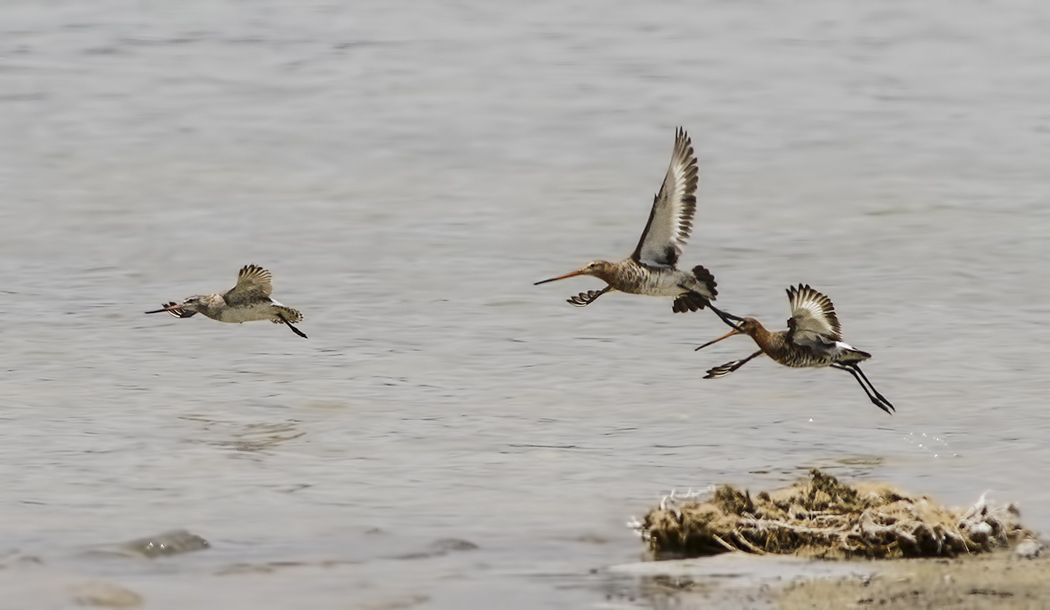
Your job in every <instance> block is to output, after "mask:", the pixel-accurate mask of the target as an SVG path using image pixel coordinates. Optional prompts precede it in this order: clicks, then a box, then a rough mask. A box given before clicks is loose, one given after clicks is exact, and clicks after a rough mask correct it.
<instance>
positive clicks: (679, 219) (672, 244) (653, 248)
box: [631, 127, 696, 267]
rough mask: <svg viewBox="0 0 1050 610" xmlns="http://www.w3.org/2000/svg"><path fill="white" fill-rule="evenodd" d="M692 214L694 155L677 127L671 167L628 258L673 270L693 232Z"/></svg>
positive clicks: (687, 141) (682, 131)
mask: <svg viewBox="0 0 1050 610" xmlns="http://www.w3.org/2000/svg"><path fill="white" fill-rule="evenodd" d="M694 212H696V155H694V154H693V143H692V141H691V140H690V139H689V135H688V134H686V133H685V130H684V129H682V128H681V127H679V128H678V132H677V133H676V134H675V141H674V153H673V154H672V155H671V166H670V167H668V168H667V176H665V177H664V183H663V186H661V187H660V192H659V193H657V194H656V198H655V199H654V200H653V209H652V211H651V212H649V223H648V224H646V225H645V231H642V238H641V239H640V240H639V241H638V247H637V248H635V249H634V253H633V254H631V258H633V259H634V260H635V262H638V263H642V264H645V265H650V266H654V267H674V266H675V264H676V263H677V262H678V256H679V255H680V254H682V246H684V245H685V242H686V240H687V239H689V234H690V233H691V232H692V230H693V213H694Z"/></svg>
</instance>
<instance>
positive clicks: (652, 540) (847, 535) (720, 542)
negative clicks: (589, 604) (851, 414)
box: [638, 469, 1034, 559]
mask: <svg viewBox="0 0 1050 610" xmlns="http://www.w3.org/2000/svg"><path fill="white" fill-rule="evenodd" d="M1018 517H1019V513H1018V511H1017V509H1016V508H1015V507H1014V506H1013V505H1009V506H1007V507H1005V508H996V509H993V508H990V507H989V506H988V505H987V503H986V502H985V499H984V497H983V496H982V497H981V499H980V500H979V501H978V502H977V504H975V505H974V506H973V507H972V508H970V509H969V510H967V511H965V512H960V511H953V510H951V509H948V508H946V507H944V506H942V505H940V504H938V503H937V502H935V501H933V500H931V499H929V498H926V497H915V496H911V495H908V494H906V493H904V492H902V491H900V490H897V489H893V488H892V487H889V486H887V485H873V484H862V485H857V486H855V487H854V486H849V485H845V484H843V483H840V482H839V481H838V479H836V478H835V477H833V476H831V475H827V474H824V473H822V472H820V471H819V470H816V469H814V470H811V471H810V480H809V481H807V482H804V483H798V484H796V485H794V486H793V487H791V488H789V489H786V490H780V491H777V492H773V493H766V492H762V493H759V494H758V495H757V496H755V497H754V498H752V497H751V494H750V493H749V492H747V491H743V492H742V491H739V490H737V489H735V488H733V487H729V486H725V487H721V488H719V489H718V490H716V491H715V492H714V495H713V496H712V497H711V498H710V499H708V500H706V501H703V502H700V501H696V500H687V501H684V502H683V501H680V500H675V499H673V498H671V499H665V501H664V502H661V505H660V506H659V507H657V508H655V509H653V510H651V511H649V514H647V515H646V516H645V519H644V520H643V521H642V522H641V523H640V524H638V529H639V530H640V532H641V534H642V538H643V539H644V540H645V541H646V542H648V543H649V548H650V550H652V552H653V553H654V554H655V555H656V556H657V557H659V558H667V557H697V556H703V555H713V554H717V553H724V552H727V551H744V552H747V553H756V554H766V553H775V554H795V555H803V556H809V557H821V558H849V557H865V558H872V559H888V558H896V557H954V556H956V555H958V554H960V553H980V552H984V551H989V550H992V549H994V548H1002V547H1006V546H1010V545H1012V544H1017V543H1018V542H1020V541H1023V540H1028V539H1033V538H1034V534H1033V533H1032V532H1029V531H1028V530H1025V529H1024V528H1022V527H1021V526H1020V524H1019V523H1018V522H1017V518H1018Z"/></svg>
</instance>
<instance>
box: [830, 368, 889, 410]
mask: <svg viewBox="0 0 1050 610" xmlns="http://www.w3.org/2000/svg"><path fill="white" fill-rule="evenodd" d="M831 366H833V367H835V368H837V369H841V370H843V371H847V372H849V374H850V375H853V378H854V379H856V380H857V383H859V384H860V387H861V388H863V389H864V393H865V394H867V395H868V398H869V399H870V400H871V402H872V404H874V405H875V406H876V407H878V408H880V409H882V410H883V411H885V412H887V413H890V414H891V415H892V413H891V412H890V411H891V409H892V410H893V411H896V409H894V408H893V405H891V404H890V401H888V400H886V398H885V397H884V396H883V395H882V394H879V392H878V390H876V389H875V387H874V386H872V387H871V390H870V391H869V390H868V386H870V385H871V382H870V381H868V378H867V377H865V376H864V373H861V372H860V367H858V366H857V365H856V364H848V365H847V364H832V365H831ZM865 382H867V384H865ZM872 391H874V392H875V394H874V395H872Z"/></svg>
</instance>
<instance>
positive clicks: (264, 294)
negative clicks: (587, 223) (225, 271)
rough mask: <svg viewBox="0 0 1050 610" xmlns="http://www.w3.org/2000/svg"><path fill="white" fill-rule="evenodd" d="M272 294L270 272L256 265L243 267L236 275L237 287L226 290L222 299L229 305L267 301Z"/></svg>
mask: <svg viewBox="0 0 1050 610" xmlns="http://www.w3.org/2000/svg"><path fill="white" fill-rule="evenodd" d="M271 292H273V285H272V284H271V282H270V272H269V271H267V270H266V269H263V268H262V267H259V266H257V265H245V266H244V267H243V268H241V272H240V273H238V274H237V285H236V286H234V287H233V288H230V289H229V290H227V291H226V292H225V293H224V294H223V295H222V297H223V298H224V299H226V302H227V303H229V304H230V305H238V304H241V303H248V302H251V301H256V300H262V299H269V298H270V293H271Z"/></svg>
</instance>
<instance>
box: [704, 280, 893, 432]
mask: <svg viewBox="0 0 1050 610" xmlns="http://www.w3.org/2000/svg"><path fill="white" fill-rule="evenodd" d="M787 294H788V300H789V301H790V303H791V317H790V318H789V319H788V321H787V325H788V329H787V330H782V331H778V332H770V331H768V330H766V328H765V327H764V326H762V324H760V323H759V322H758V320H756V319H754V318H744V319H743V320H741V321H740V324H739V328H734V329H733V330H732V331H730V332H728V333H726V334H724V335H722V336H721V337H719V338H717V339H714V340H712V341H708V342H707V343H705V344H703V345H701V346H700V347H698V348H696V349H697V350H701V349H703V348H705V347H707V346H708V345H711V344H713V343H718V342H719V341H721V340H722V339H726V338H728V337H732V336H733V335H740V334H744V335H748V336H749V337H751V338H752V339H754V341H755V343H757V344H758V347H759V350H758V351H757V352H755V353H753V354H751V355H750V356H748V357H747V358H744V359H742V360H734V361H732V362H727V363H725V364H723V365H722V366H716V367H715V368H713V369H710V370H709V371H707V375H705V376H704V379H716V378H718V377H724V376H725V375H728V374H730V373H732V372H733V371H735V370H737V369H739V368H740V367H742V366H744V365H745V364H746V363H747V362H749V361H750V360H751V359H752V358H755V357H757V356H761V355H762V354H766V355H767V356H769V357H770V358H772V359H773V360H774V361H776V362H779V363H780V364H783V365H784V366H791V367H825V366H830V367H832V368H836V369H840V370H843V371H846V372H848V373H849V374H851V375H853V377H854V378H855V379H856V380H857V383H859V384H860V387H861V388H863V389H864V393H865V394H867V395H868V398H869V399H871V402H872V403H874V404H875V406H876V407H878V408H880V409H882V410H883V411H885V412H887V413H891V411H895V410H896V409H894V407H893V405H891V404H890V401H888V400H886V397H885V396H883V395H882V394H880V393H879V391H878V390H876V389H875V386H873V385H872V384H871V382H870V381H868V378H867V376H866V375H864V372H863V371H861V370H860V363H861V362H864V361H865V360H867V359H868V358H871V354H869V353H868V352H863V351H861V350H859V349H856V348H854V347H853V346H852V345H850V344H848V343H843V341H842V327H841V326H839V319H838V316H836V315H835V306H834V305H832V303H831V299H829V298H828V297H826V296H824V295H823V294H821V293H819V292H817V291H816V290H813V289H812V288H810V287H809V286H808V285H802V284H800V285H798V286H792V287H791V288H788V290H787ZM891 414H892V413H891Z"/></svg>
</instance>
